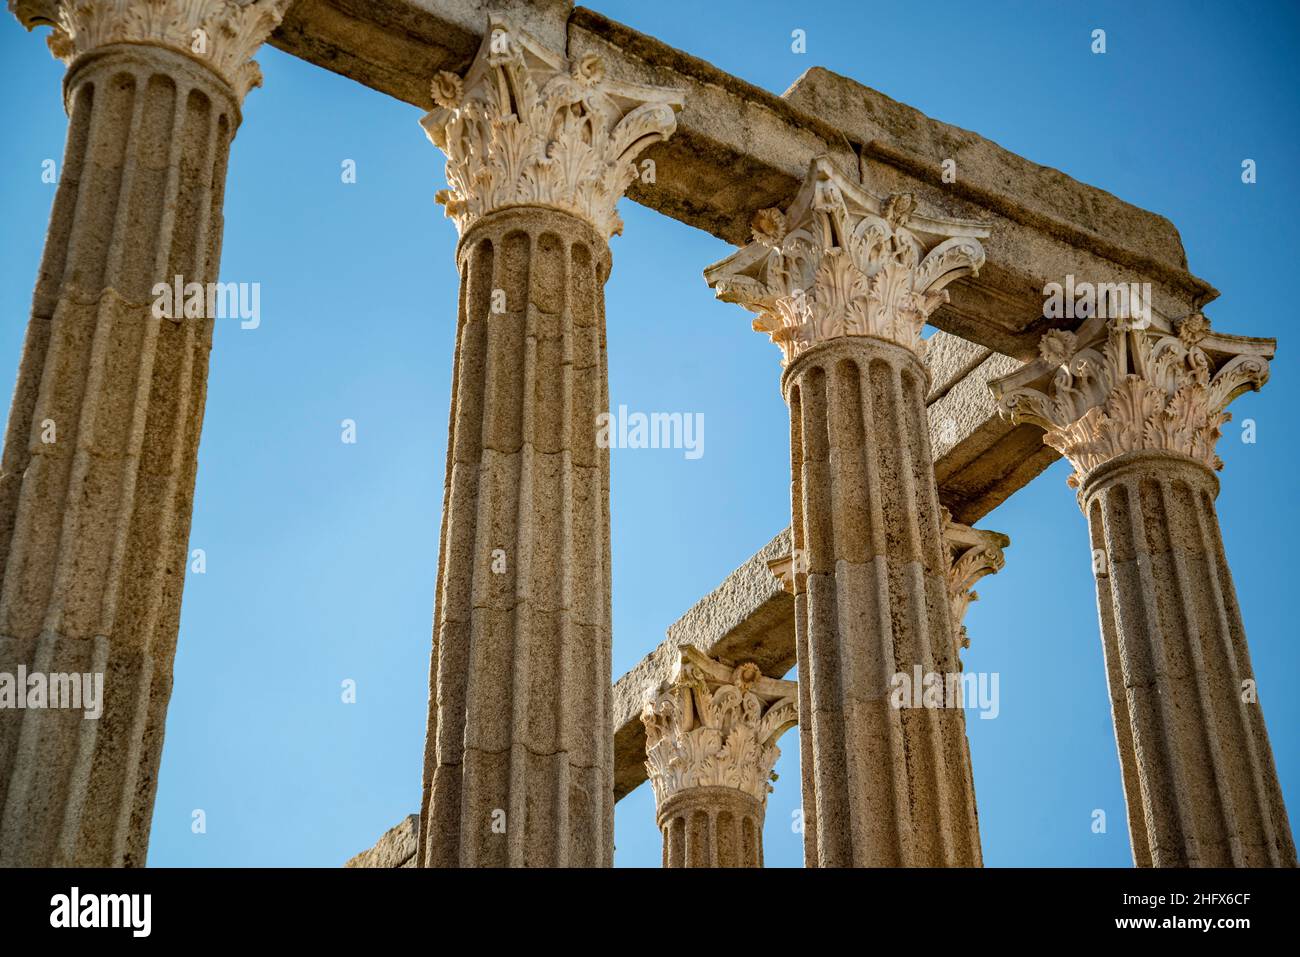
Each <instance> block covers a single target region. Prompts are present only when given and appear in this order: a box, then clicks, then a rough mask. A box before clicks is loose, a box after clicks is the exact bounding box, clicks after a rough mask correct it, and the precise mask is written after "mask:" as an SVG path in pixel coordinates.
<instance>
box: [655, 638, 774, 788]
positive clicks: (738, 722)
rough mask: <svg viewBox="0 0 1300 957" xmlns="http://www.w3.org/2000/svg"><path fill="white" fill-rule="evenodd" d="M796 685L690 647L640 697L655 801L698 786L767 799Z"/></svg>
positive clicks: (753, 665) (752, 666)
mask: <svg viewBox="0 0 1300 957" xmlns="http://www.w3.org/2000/svg"><path fill="white" fill-rule="evenodd" d="M797 699H798V685H797V684H796V683H795V682H793V681H782V680H779V679H776V678H767V677H764V675H763V673H762V672H761V671H759V669H758V666H757V665H755V664H752V663H745V664H741V665H739V666H736V667H733V666H731V665H727V664H723V663H721V662H718V661H714V660H713V659H711V658H709V657H708V656H707V655H705V654H704V653H703V652H701V651H699V650H698V649H696V648H692V647H690V646H685V647H683V648H682V649H681V658H680V660H679V661H678V663H677V667H676V668H675V670H674V673H673V676H672V678H671V679H670V680H669V682H668V683H667V686H666V687H664V688H660V689H657V690H656V691H655V692H654V693H653V694H652V696H651V697H650V699H649V700H648V701H647V702H646V705H645V709H644V710H643V711H642V713H641V720H642V722H643V723H644V724H645V729H646V771H647V772H648V773H649V776H650V784H651V786H652V787H653V788H654V792H655V801H656V803H657V805H658V806H659V807H663V804H664V802H665V801H667V800H668V799H669V798H670V797H673V796H674V795H676V794H678V793H680V792H682V791H684V790H687V789H689V788H697V787H729V788H737V789H739V790H741V791H744V792H745V793H746V794H749V795H751V796H752V797H754V798H755V799H756V800H758V801H759V803H760V804H764V805H765V804H766V802H767V795H768V792H769V791H771V789H772V788H771V785H770V784H769V783H768V782H769V781H770V780H771V778H772V768H773V766H774V765H775V764H776V759H777V758H778V757H779V756H780V754H781V752H780V749H778V748H777V746H776V741H777V739H778V738H779V737H780V736H781V735H782V734H783V733H784V732H785V731H786V730H787V729H789V728H792V727H794V726H795V725H796V724H797V723H798V721H799V713H798V703H797Z"/></svg>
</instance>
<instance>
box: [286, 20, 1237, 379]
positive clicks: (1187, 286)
mask: <svg viewBox="0 0 1300 957" xmlns="http://www.w3.org/2000/svg"><path fill="white" fill-rule="evenodd" d="M485 6H486V5H484V4H480V3H469V2H466V0H298V2H297V3H296V4H295V5H294V7H293V8H292V9H291V10H290V11H289V13H288V14H287V15H286V16H285V19H284V22H283V23H282V25H281V26H280V28H279V29H278V30H277V31H276V33H275V34H274V35H273V36H272V38H271V43H272V44H273V45H275V46H277V47H279V48H280V49H282V50H284V51H286V52H288V53H291V54H293V55H295V56H298V57H301V58H302V59H304V60H307V61H308V62H311V63H315V64H317V65H319V66H322V67H325V68H326V69H329V70H332V71H334V72H336V73H340V74H342V75H344V76H347V77H350V78H352V79H354V80H356V81H358V82H360V83H363V84H365V85H367V86H370V87H372V88H374V89H376V90H380V91H382V92H384V93H387V94H389V95H391V96H394V97H397V98H398V99H401V100H403V101H405V102H408V103H411V104H413V105H415V106H417V107H419V108H420V109H421V110H427V109H429V108H430V107H431V106H432V100H431V95H430V91H429V82H430V80H431V78H432V77H433V76H434V74H435V73H436V72H437V71H439V70H452V71H454V72H463V71H464V69H465V68H466V67H467V66H468V65H469V63H470V61H471V59H472V58H473V56H474V53H475V51H476V50H477V49H478V45H479V42H480V40H481V36H482V33H483V30H484V28H485V26H486V23H487V15H486V13H485V11H484V7H485ZM491 8H492V10H493V11H495V12H498V13H501V14H503V15H505V16H507V17H508V18H510V19H511V20H512V21H513V22H515V23H516V24H518V26H519V27H520V28H522V29H525V30H528V31H529V32H531V33H533V34H534V35H536V36H538V38H539V39H542V40H544V41H545V42H547V43H549V44H552V45H553V46H555V47H556V48H557V49H566V48H567V50H568V52H569V54H570V55H571V56H579V55H582V54H585V53H589V52H590V53H597V54H599V55H600V56H602V57H603V58H604V59H605V63H606V69H607V70H608V72H609V74H610V75H611V76H613V77H616V78H618V79H623V80H628V81H634V82H640V83H648V84H652V85H656V86H669V87H674V88H676V89H680V90H682V91H683V92H684V94H685V101H686V106H685V109H683V110H682V112H681V113H680V115H679V116H678V119H677V132H676V133H675V134H674V135H673V136H672V137H671V138H670V139H669V140H668V141H666V142H665V143H662V144H659V145H658V146H656V147H653V148H652V149H651V150H648V151H647V152H646V153H645V157H646V158H649V159H653V160H654V161H655V163H656V178H655V183H654V184H645V183H641V182H639V181H637V182H636V183H634V184H633V186H632V188H631V190H630V191H629V193H628V195H629V196H630V197H631V198H632V199H634V200H635V201H637V202H639V203H641V204H643V205H645V206H648V207H650V208H651V209H655V210H657V211H659V212H662V213H664V214H665V215H668V216H671V217H673V218H674V219H677V220H680V221H681V222H684V223H687V224H689V225H692V226H695V227H698V228H700V229H704V230H707V231H708V232H710V233H712V234H713V235H715V236H718V237H720V238H722V239H725V240H726V241H727V242H730V243H732V244H734V245H741V244H743V243H745V242H747V241H748V240H749V238H750V232H749V223H750V219H751V218H752V216H753V214H754V212H756V211H757V210H759V209H761V208H763V207H766V206H780V205H783V204H785V203H786V202H787V201H788V200H789V199H790V197H791V196H792V195H793V193H794V191H795V189H796V188H797V187H798V185H799V183H800V182H801V181H802V179H803V177H804V175H805V173H806V172H807V170H808V165H809V162H810V161H811V160H812V158H813V157H815V156H818V155H825V156H828V157H829V158H830V159H831V161H832V162H834V163H835V164H836V165H838V166H839V167H840V168H841V169H842V170H844V171H845V172H846V173H850V174H856V175H859V176H860V177H861V179H862V181H863V182H864V183H865V184H866V185H867V186H868V188H870V189H872V190H873V191H875V192H877V193H889V192H901V191H905V190H908V191H912V192H913V193H915V194H916V195H917V196H918V198H919V199H920V200H921V201H922V202H923V204H925V205H927V206H929V207H932V208H933V209H934V210H936V211H939V212H941V213H943V214H944V215H947V216H951V217H956V218H965V219H980V220H984V221H987V222H990V223H991V224H992V226H993V234H992V236H991V237H990V239H989V240H987V241H986V242H985V248H986V251H987V253H988V263H987V264H986V266H985V267H984V268H983V269H981V271H980V275H979V277H976V278H973V279H971V280H967V281H964V282H962V283H959V284H957V285H955V286H954V287H953V289H952V302H951V303H950V304H948V305H947V306H944V307H941V308H940V309H939V310H938V311H936V312H935V313H934V315H933V316H932V317H931V318H932V321H933V323H934V325H936V326H938V327H939V328H941V329H945V330H947V331H950V332H952V333H954V334H956V335H959V336H962V337H964V338H966V339H969V340H971V341H974V342H978V343H980V344H981V345H984V346H986V347H988V348H991V349H995V350H997V351H999V352H1002V353H1004V354H1006V355H1009V356H1013V357H1015V358H1018V359H1028V358H1031V357H1032V355H1033V350H1034V348H1035V344H1036V342H1037V339H1038V337H1039V335H1040V334H1041V332H1042V331H1043V329H1044V328H1045V320H1044V319H1043V317H1042V305H1043V294H1042V289H1043V285H1044V283H1045V282H1048V281H1063V280H1064V277H1065V276H1066V275H1067V274H1073V275H1075V276H1076V277H1078V278H1079V279H1080V280H1081V281H1089V282H1121V281H1122V282H1150V283H1151V284H1152V295H1153V298H1154V301H1155V307H1156V309H1157V310H1158V311H1159V312H1160V313H1161V314H1163V315H1166V316H1170V317H1175V318H1177V317H1181V316H1183V315H1186V314H1188V313H1190V312H1192V311H1195V310H1196V309H1199V308H1200V307H1201V306H1202V305H1204V303H1206V302H1208V301H1209V300H1211V299H1213V298H1214V297H1215V296H1216V295H1217V293H1216V292H1215V290H1214V289H1213V287H1211V286H1210V285H1208V284H1207V283H1205V282H1203V281H1202V280H1200V279H1197V278H1196V277H1195V276H1193V275H1191V273H1189V272H1188V271H1187V263H1186V258H1185V255H1184V252H1183V247H1182V242H1181V240H1180V239H1179V237H1178V232H1177V230H1176V229H1174V227H1173V225H1172V224H1171V223H1170V222H1169V221H1168V220H1167V219H1165V218H1164V217H1162V216H1158V215H1156V214H1154V213H1151V212H1148V211H1146V210H1142V209H1139V208H1137V207H1135V206H1132V205H1130V204H1128V203H1125V202H1123V201H1122V200H1120V199H1117V198H1116V197H1114V196H1112V195H1110V194H1109V193H1107V192H1105V191H1103V190H1099V189H1096V188H1094V187H1091V186H1087V185H1085V184H1083V183H1079V182H1078V181H1076V180H1073V179H1071V178H1070V177H1068V176H1066V175H1065V174H1063V173H1061V172H1059V171H1057V170H1053V169H1049V168H1047V167H1043V166H1039V165H1038V164H1036V163H1032V162H1030V161H1029V160H1027V159H1025V158H1023V157H1020V156H1017V155H1016V154H1014V153H1011V152H1009V151H1007V150H1004V149H1002V148H1001V147H1000V146H998V145H997V144H996V143H993V142H991V141H990V140H988V139H985V138H984V137H981V136H979V135H978V134H976V133H972V132H969V131H967V130H962V129H959V128H958V127H955V126H951V125H949V124H947V123H942V122H940V121H938V120H934V119H931V118H930V117H927V116H925V115H924V114H922V113H919V112H918V111H916V110H914V109H912V108H911V107H908V106H905V105H903V104H901V103H897V102H895V101H894V100H891V99H890V98H889V97H887V96H885V95H883V94H881V93H879V92H877V91H875V90H872V89H870V88H869V87H866V86H863V85H862V84H860V83H857V82H855V81H853V80H850V79H848V78H846V77H842V76H838V75H836V74H834V73H832V72H830V71H828V70H824V69H821V68H817V67H815V68H813V69H811V70H809V71H808V72H807V73H805V74H804V75H803V76H802V77H800V78H799V80H798V81H797V82H796V83H795V84H794V86H792V87H791V88H790V89H789V90H788V91H786V93H785V94H783V95H782V96H777V95H775V94H773V93H770V92H768V91H766V90H763V89H760V88H759V87H756V86H753V85H752V84H749V83H746V82H744V81H743V80H740V79H738V78H737V77H734V76H731V75H730V74H728V73H726V72H724V71H722V70H719V69H718V68H717V67H714V66H713V65H711V64H709V63H707V62H705V61H704V60H701V59H699V58H697V57H693V56H691V55H690V54H687V53H683V52H682V51H680V50H677V49H674V48H673V47H671V46H669V45H667V44H665V43H663V42H661V41H659V40H656V39H655V38H653V37H648V36H645V35H644V34H641V33H638V32H637V31H635V30H632V29H630V28H629V27H626V26H623V25H622V24H619V23H617V22H615V21H613V20H610V19H609V18H607V17H604V16H602V15H601V14H599V13H596V12H594V11H592V10H587V9H585V8H583V7H577V8H574V7H571V6H570V4H569V3H568V2H566V0H540V2H539V0H497V2H494V3H493V4H491ZM413 122H414V121H413ZM413 135H414V134H413ZM946 159H952V160H953V161H954V162H955V163H956V168H955V173H956V180H955V182H951V183H944V182H943V177H942V171H943V163H944V160H946ZM703 265H704V264H701V266H703ZM701 293H702V294H703V284H702V283H701ZM739 321H740V320H739V312H738V322H739ZM738 334H739V333H738Z"/></svg>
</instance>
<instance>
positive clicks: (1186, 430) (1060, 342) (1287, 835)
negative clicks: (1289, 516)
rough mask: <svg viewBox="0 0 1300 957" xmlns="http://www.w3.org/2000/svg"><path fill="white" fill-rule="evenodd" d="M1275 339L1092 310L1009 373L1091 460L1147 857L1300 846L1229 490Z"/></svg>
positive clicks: (1226, 861)
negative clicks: (1222, 506)
mask: <svg viewBox="0 0 1300 957" xmlns="http://www.w3.org/2000/svg"><path fill="white" fill-rule="evenodd" d="M1168 326H1172V327H1171V328H1168ZM1162 327H1165V328H1162ZM1274 347H1275V342H1274V340H1272V339H1253V338H1247V337H1244V336H1229V335H1221V334H1217V333H1214V332H1212V331H1211V330H1210V326H1209V323H1208V322H1207V321H1206V319H1205V317H1204V316H1203V315H1201V314H1200V313H1195V314H1193V315H1191V316H1189V317H1187V318H1186V319H1184V320H1183V321H1181V322H1178V323H1174V324H1169V323H1167V322H1165V321H1162V322H1161V323H1160V324H1159V325H1156V324H1154V323H1149V324H1143V325H1139V324H1138V323H1134V322H1131V321H1130V322H1121V321H1114V320H1112V321H1109V322H1108V321H1105V320H1101V319H1092V320H1089V321H1088V322H1087V323H1086V324H1085V325H1084V326H1083V327H1082V328H1081V329H1080V331H1079V332H1078V333H1077V334H1076V333H1073V332H1068V331H1064V330H1056V331H1053V332H1049V333H1047V334H1046V335H1045V336H1044V337H1043V339H1042V342H1041V345H1040V350H1039V354H1040V358H1039V359H1037V360H1035V361H1034V362H1031V363H1028V364H1027V365H1026V366H1024V367H1023V368H1021V369H1020V370H1018V371H1017V372H1015V373H1013V374H1011V375H1009V376H1006V377H1004V378H1002V379H1000V380H997V381H995V382H993V383H991V386H992V388H993V391H994V394H995V395H997V396H998V398H999V400H1000V403H1001V406H1002V408H1003V409H1004V410H1005V413H1006V414H1007V415H1009V416H1011V417H1013V418H1014V419H1015V420H1016V421H1025V422H1032V423H1035V424H1037V425H1039V426H1041V427H1042V428H1043V429H1045V430H1046V435H1045V436H1044V441H1045V442H1047V444H1049V445H1051V446H1052V447H1053V448H1055V449H1057V450H1058V451H1060V452H1061V454H1062V455H1064V456H1065V457H1066V459H1068V460H1069V462H1070V464H1071V465H1073V466H1074V474H1073V475H1071V476H1070V480H1069V481H1070V485H1071V486H1073V487H1075V488H1077V489H1078V501H1079V507H1080V508H1081V509H1082V510H1083V513H1084V515H1085V516H1087V519H1088V527H1089V531H1090V535H1091V544H1092V555H1093V571H1094V573H1095V575H1096V580H1097V606H1098V611H1099V614H1100V618H1101V635H1102V648H1103V651H1104V655H1105V663H1106V675H1107V679H1108V682H1109V685H1110V698H1111V713H1112V715H1113V717H1114V722H1115V739H1116V743H1117V745H1118V747H1119V757H1120V767H1121V771H1122V774H1123V780H1124V794H1125V799H1126V802H1127V804H1128V819H1129V836H1130V838H1131V841H1132V847H1133V859H1134V861H1135V862H1136V863H1137V865H1138V866H1140V867H1150V866H1155V867H1177V866H1205V867H1243V866H1295V864H1296V852H1295V844H1294V841H1293V839H1292V836H1291V828H1290V825H1289V823H1288V821H1287V814H1286V808H1285V806H1284V805H1283V803H1282V793H1281V788H1280V787H1279V784H1278V778H1277V770H1276V768H1275V767H1274V763H1273V752H1272V749H1271V747H1270V746H1269V740H1268V732H1267V730H1266V729H1265V726H1264V716H1263V712H1262V710H1261V707H1260V704H1259V698H1258V694H1257V692H1256V688H1255V677H1254V672H1253V670H1252V668H1251V664H1250V652H1249V650H1248V648H1247V646H1246V632H1245V628H1244V626H1243V624H1242V617H1241V609H1240V607H1239V606H1238V604H1237V595H1236V591H1235V589H1234V587H1233V583H1232V574H1231V572H1230V570H1229V568H1228V561H1227V556H1226V554H1225V552H1224V547H1223V539H1222V536H1221V535H1220V532H1219V519H1218V514H1217V512H1216V510H1215V505H1214V500H1215V498H1216V497H1217V495H1218V491H1219V482H1218V479H1217V478H1216V476H1215V474H1214V473H1215V471H1216V470H1218V469H1220V468H1221V467H1222V462H1221V461H1220V460H1219V458H1218V456H1217V454H1216V453H1215V445H1216V443H1217V441H1218V439H1219V435H1220V430H1221V429H1222V426H1223V425H1224V424H1225V423H1226V422H1227V421H1228V420H1229V418H1230V416H1229V413H1228V412H1226V411H1225V407H1226V406H1227V405H1228V403H1229V402H1231V401H1232V400H1233V399H1234V398H1236V397H1237V396H1238V395H1240V394H1241V393H1242V392H1245V391H1247V390H1250V389H1259V388H1260V387H1261V386H1262V385H1263V384H1264V383H1265V382H1266V381H1267V380H1268V374H1269V359H1270V358H1272V355H1273V351H1274Z"/></svg>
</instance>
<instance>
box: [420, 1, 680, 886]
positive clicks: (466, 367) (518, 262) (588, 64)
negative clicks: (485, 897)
mask: <svg viewBox="0 0 1300 957" xmlns="http://www.w3.org/2000/svg"><path fill="white" fill-rule="evenodd" d="M434 99H435V102H436V104H437V106H436V108H435V109H434V110H433V111H432V112H431V113H429V114H428V115H427V116H425V118H424V120H423V121H422V124H423V126H424V128H425V130H426V132H427V133H428V135H429V137H430V139H431V140H432V141H433V142H434V143H435V144H436V145H437V146H438V147H439V148H440V149H442V150H443V151H444V152H445V153H446V154H447V181H448V183H449V185H450V187H451V188H450V189H449V190H448V191H446V192H445V193H442V194H439V197H438V198H439V200H440V201H441V202H442V203H444V204H445V206H446V211H447V215H448V216H449V217H451V218H452V219H453V220H454V221H455V223H456V226H457V228H458V229H459V231H460V234H461V239H460V244H459V247H458V253H457V258H458V263H459V266H460V273H461V292H460V310H459V317H458V320H457V337H456V339H457V344H456V358H455V369H454V373H453V383H454V384H453V393H454V394H453V398H452V422H451V435H450V437H449V454H448V474H447V492H446V499H445V502H446V504H445V508H444V520H443V535H442V542H441V548H440V557H439V573H438V585H437V595H436V598H435V604H436V606H437V607H436V609H435V618H436V631H435V635H434V650H433V668H432V672H433V676H432V687H431V694H430V718H429V731H428V744H427V746H426V768H425V797H424V802H423V803H424V808H423V815H424V820H425V827H424V828H423V829H422V833H421V843H422V848H421V863H422V864H424V865H428V866H471V867H472V866H540V867H557V866H587V867H591V866H608V865H610V864H611V863H612V858H613V820H614V817H613V762H612V752H613V731H612V724H611V722H612V718H611V714H610V682H611V675H610V668H611V658H610V559H609V555H610V550H609V452H608V449H607V448H602V447H600V445H599V443H598V416H599V415H600V413H602V412H604V411H606V410H608V407H609V401H608V382H607V377H606V376H607V374H606V360H605V314H604V293H603V287H604V283H605V280H606V278H607V277H608V275H609V269H610V256H609V248H608V240H609V238H610V236H611V235H612V234H614V233H617V232H619V231H621V228H622V227H621V222H620V220H619V217H618V214H617V212H616V211H615V208H614V207H615V203H616V202H617V201H618V199H619V197H620V196H622V194H623V192H624V190H625V189H626V188H627V186H628V185H629V184H630V183H631V181H632V179H633V178H635V177H636V175H637V167H636V166H635V165H634V162H635V159H636V156H637V155H638V154H639V153H640V151H641V150H642V149H644V148H645V147H646V146H649V145H651V144H652V143H655V142H658V141H659V140H662V139H664V138H665V137H667V136H668V135H670V134H671V132H672V131H673V129H674V127H675V124H676V120H675V117H674V110H675V109H677V108H679V107H680V104H681V99H680V97H679V96H678V95H677V94H676V93H674V92H673V91H669V90H660V89H654V88H650V87H641V86H633V85H630V84H625V83H618V82H615V81H613V80H611V79H609V78H607V77H606V76H605V75H604V64H603V62H602V61H601V60H600V59H599V58H598V57H595V56H586V57H583V58H582V59H580V60H578V61H577V62H573V63H570V62H568V61H567V60H566V59H565V58H564V57H563V56H562V55H560V54H557V53H554V52H552V51H550V50H547V49H546V48H545V47H543V46H541V45H540V44H539V43H538V42H537V41H536V40H535V39H534V38H532V37H530V36H529V35H527V34H525V33H523V32H521V31H517V30H515V29H513V28H511V27H510V25H509V24H508V23H507V22H505V21H504V20H502V19H500V18H498V17H495V16H494V17H492V18H491V21H490V24H489V30H488V33H487V36H486V37H485V38H484V41H483V45H482V47H481V49H480V51H479V54H478V57H477V59H475V61H474V63H473V65H472V66H471V67H470V69H469V71H468V73H467V74H466V76H465V77H464V78H463V79H462V78H460V77H458V76H456V75H454V74H450V73H443V74H441V75H440V76H439V77H438V78H437V79H436V80H435V82H434Z"/></svg>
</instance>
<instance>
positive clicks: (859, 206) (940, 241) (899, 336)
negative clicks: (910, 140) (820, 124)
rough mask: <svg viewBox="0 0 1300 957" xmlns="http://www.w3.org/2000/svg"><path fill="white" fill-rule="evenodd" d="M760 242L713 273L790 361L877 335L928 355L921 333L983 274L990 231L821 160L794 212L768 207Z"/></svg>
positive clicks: (722, 292) (756, 228) (757, 228)
mask: <svg viewBox="0 0 1300 957" xmlns="http://www.w3.org/2000/svg"><path fill="white" fill-rule="evenodd" d="M753 235H754V239H753V242H751V243H750V244H749V245H747V246H745V247H744V248H742V249H740V250H739V251H738V252H736V253H734V254H732V255H731V256H729V257H727V258H726V259H724V260H722V261H721V262H718V263H715V264H714V265H712V266H710V267H709V268H708V269H706V270H705V271H704V278H705V280H706V281H707V282H708V284H709V285H710V286H712V287H713V289H714V291H715V292H716V294H717V297H718V298H719V299H722V300H723V301H725V302H735V303H739V304H740V305H742V306H744V307H745V308H746V309H748V310H750V311H751V312H756V313H758V318H757V319H755V320H754V323H753V326H754V330H755V331H756V332H766V333H768V334H769V335H770V336H771V338H772V341H773V342H775V343H776V344H777V345H778V346H780V348H781V352H782V355H783V358H784V364H785V365H789V364H790V362H791V361H792V360H793V359H794V358H795V357H796V356H798V355H799V354H800V353H802V352H803V351H804V350H806V349H808V348H809V347H810V346H813V345H816V344H817V343H820V342H826V341H828V340H830V339H835V338H838V337H841V336H874V337H876V338H878V339H885V340H888V341H889V342H893V343H896V344H898V345H901V346H905V347H906V348H908V349H911V350H912V351H913V352H915V353H916V354H917V355H918V356H923V355H924V342H923V340H922V339H921V329H922V327H923V326H924V325H925V320H926V318H927V317H928V316H929V315H930V313H931V312H933V311H934V310H935V309H936V308H937V307H938V306H939V305H940V303H943V302H946V301H947V298H948V294H947V292H946V291H945V287H946V286H947V285H948V284H949V283H951V282H953V281H954V280H956V279H960V278H961V277H963V276H968V275H973V274H978V272H979V268H980V266H982V265H983V264H984V247H983V246H982V245H980V242H979V239H980V238H981V237H986V236H988V235H989V230H988V227H987V226H985V225H983V224H980V223H976V222H971V221H967V220H956V219H944V218H940V217H934V216H928V215H926V214H924V213H922V212H920V210H919V209H918V208H917V204H916V200H915V199H914V198H913V196H912V195H911V194H910V193H899V194H895V195H893V196H889V197H887V198H881V197H879V196H876V195H875V194H873V193H872V192H871V191H869V190H867V189H865V188H864V187H863V186H861V185H860V184H858V183H857V182H855V181H854V180H852V179H850V178H849V177H847V176H845V175H844V174H843V173H841V172H840V171H839V170H838V169H836V167H835V166H834V164H833V163H831V161H830V160H829V159H827V158H826V157H818V158H817V159H815V160H813V162H812V164H811V166H810V168H809V171H808V176H807V177H806V178H805V180H804V182H803V186H802V187H801V188H800V189H799V192H798V193H797V194H796V195H795V198H794V199H793V200H792V201H791V203H790V206H789V209H787V210H786V211H785V212H782V211H781V210H779V209H774V208H773V209H763V210H760V211H759V212H758V213H757V214H756V215H755V216H754V221H753Z"/></svg>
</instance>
